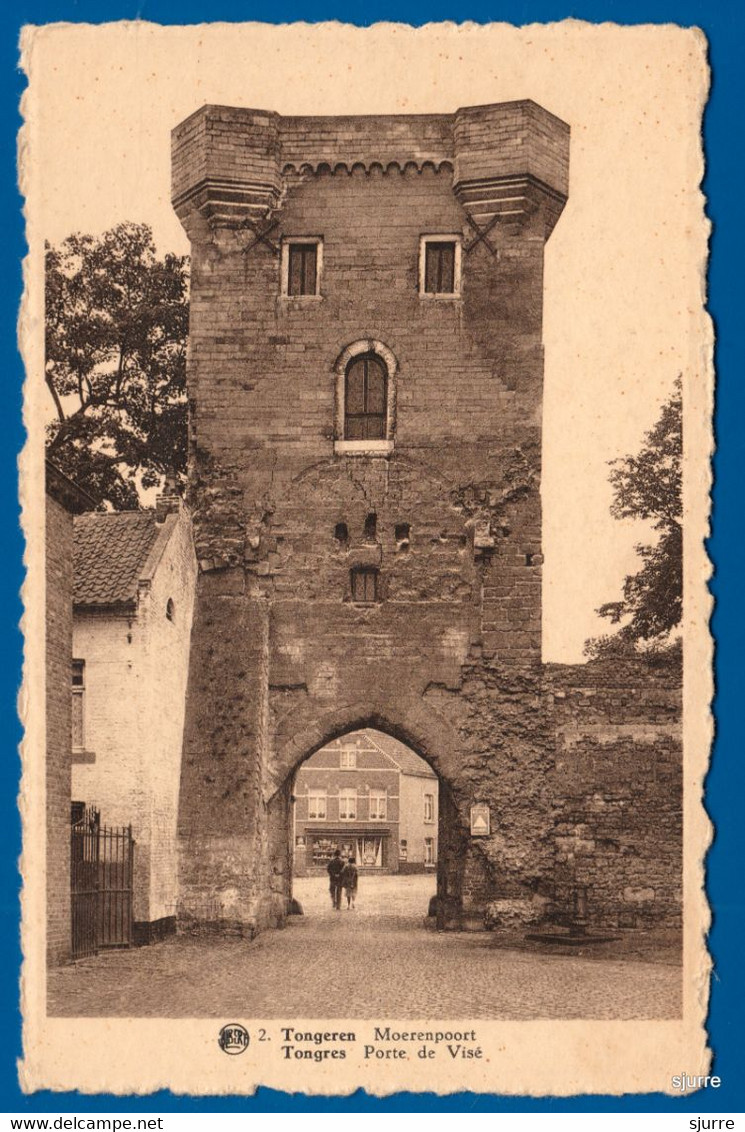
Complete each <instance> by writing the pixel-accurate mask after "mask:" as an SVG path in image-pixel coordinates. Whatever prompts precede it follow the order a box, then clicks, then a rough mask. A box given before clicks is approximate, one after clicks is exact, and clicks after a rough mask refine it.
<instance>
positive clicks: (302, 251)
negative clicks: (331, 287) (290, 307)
mask: <svg viewBox="0 0 745 1132" xmlns="http://www.w3.org/2000/svg"><path fill="white" fill-rule="evenodd" d="M321 258H322V254H321V241H320V239H316V238H312V239H297V240H288V241H287V242H286V243H284V244H283V245H282V293H283V294H285V295H292V296H296V297H299V296H303V295H318V294H319V293H320V279H321Z"/></svg>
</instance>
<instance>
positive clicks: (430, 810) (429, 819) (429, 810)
mask: <svg viewBox="0 0 745 1132" xmlns="http://www.w3.org/2000/svg"><path fill="white" fill-rule="evenodd" d="M423 798H424V817H423V819H422V820H423V821H424V824H425V825H434V824H435V796H434V794H424V795H423Z"/></svg>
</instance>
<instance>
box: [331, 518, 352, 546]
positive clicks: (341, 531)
mask: <svg viewBox="0 0 745 1132" xmlns="http://www.w3.org/2000/svg"><path fill="white" fill-rule="evenodd" d="M334 538H335V539H336V541H337V542H338V543H340V544H341V545H342V546H346V545H347V543H348V542H349V530H348V528H347V524H346V523H337V524H336V526H335V527H334Z"/></svg>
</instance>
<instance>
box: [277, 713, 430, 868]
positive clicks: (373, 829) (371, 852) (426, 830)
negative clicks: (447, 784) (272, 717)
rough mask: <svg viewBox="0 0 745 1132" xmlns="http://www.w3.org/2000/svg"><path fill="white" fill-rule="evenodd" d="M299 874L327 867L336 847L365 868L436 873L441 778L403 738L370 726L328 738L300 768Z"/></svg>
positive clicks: (297, 795)
mask: <svg viewBox="0 0 745 1132" xmlns="http://www.w3.org/2000/svg"><path fill="white" fill-rule="evenodd" d="M293 797H294V811H295V813H294V818H295V828H294V840H295V856H294V862H295V865H294V867H295V874H296V875H297V876H306V875H313V874H323V873H325V872H326V866H327V865H328V862H329V861H330V860H331V858H332V857H333V855H334V853H335V852H336V850H337V849H338V850H339V851H340V852H341V854H342V856H344V857H346V858H348V857H354V859H355V862H356V864H357V867H358V869H359V870H360V871H361V872H365V873H414V872H426V871H428V870H432V871H433V872H434V870H435V867H436V864H437V824H438V780H437V776H436V774H435V773H434V771H433V770H432V768H431V767H430V766H429V764H428V763H426V762H425V761H424V760H423V759H421V758H419V756H418V755H417V754H415V753H414V751H412V750H410V748H409V747H406V746H404V744H403V743H401V742H399V740H398V739H394V738H393V736H391V735H386V734H384V733H383V732H381V731H376V730H373V729H371V728H367V729H365V730H364V731H354V732H351V733H350V734H348V735H344V736H342V737H341V738H340V739H334V740H333V742H331V743H327V744H326V746H324V747H322V748H321V749H320V750H319V751H316V752H315V754H313V755H311V757H310V758H309V759H307V760H306V761H305V762H304V763H303V765H302V766H301V767H300V769H299V770H298V772H297V775H296V777H295V786H294V790H293Z"/></svg>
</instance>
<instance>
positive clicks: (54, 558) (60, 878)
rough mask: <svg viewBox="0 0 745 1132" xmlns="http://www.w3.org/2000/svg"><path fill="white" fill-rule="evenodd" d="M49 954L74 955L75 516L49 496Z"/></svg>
mask: <svg viewBox="0 0 745 1132" xmlns="http://www.w3.org/2000/svg"><path fill="white" fill-rule="evenodd" d="M46 635H47V637H46V685H47V686H46V723H47V764H46V790H47V958H48V961H49V963H54V964H57V963H64V962H65V961H67V960H69V959H70V953H71V935H70V800H71V794H70V747H71V742H72V724H71V700H70V696H71V692H70V685H71V676H70V671H71V670H70V664H71V660H72V515H71V514H70V513H69V512H68V511H67V510H66V508H65V507H64V506H62V504H61V503H58V502H57V501H56V500H55V499H53V498H52V497H51V496H50V495H47V497H46Z"/></svg>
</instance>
